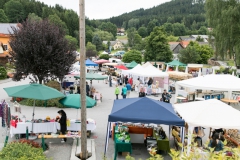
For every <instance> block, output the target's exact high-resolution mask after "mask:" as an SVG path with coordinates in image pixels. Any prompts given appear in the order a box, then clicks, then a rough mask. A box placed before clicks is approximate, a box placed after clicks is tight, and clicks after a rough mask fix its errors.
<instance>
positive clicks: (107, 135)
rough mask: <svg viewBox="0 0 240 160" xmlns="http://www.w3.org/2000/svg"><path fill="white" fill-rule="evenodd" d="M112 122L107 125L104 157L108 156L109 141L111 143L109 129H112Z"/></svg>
mask: <svg viewBox="0 0 240 160" xmlns="http://www.w3.org/2000/svg"><path fill="white" fill-rule="evenodd" d="M110 126H111V124H110V122H108V125H107V134H106V141H105V149H104V157H105V156H106V152H107V148H108V141H109V129H110Z"/></svg>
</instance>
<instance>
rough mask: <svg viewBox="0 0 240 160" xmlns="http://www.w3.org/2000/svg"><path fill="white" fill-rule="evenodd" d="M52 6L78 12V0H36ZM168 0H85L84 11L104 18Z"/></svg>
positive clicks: (95, 17)
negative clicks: (58, 5)
mask: <svg viewBox="0 0 240 160" xmlns="http://www.w3.org/2000/svg"><path fill="white" fill-rule="evenodd" d="M38 1H41V2H44V3H45V4H48V5H52V6H54V5H55V4H60V5H62V6H63V7H64V8H67V9H73V10H74V11H76V12H79V8H78V7H79V0H38ZM169 1H170V0H85V3H86V4H85V5H86V6H85V7H86V8H85V13H86V16H87V17H88V18H90V19H105V18H110V17H113V16H118V15H121V14H123V13H126V12H131V11H133V10H136V9H140V8H144V9H147V8H151V7H153V6H157V5H159V4H161V3H165V2H169Z"/></svg>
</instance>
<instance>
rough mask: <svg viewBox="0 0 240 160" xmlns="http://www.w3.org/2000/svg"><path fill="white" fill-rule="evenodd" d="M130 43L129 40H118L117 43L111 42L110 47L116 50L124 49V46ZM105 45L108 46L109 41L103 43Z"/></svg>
mask: <svg viewBox="0 0 240 160" xmlns="http://www.w3.org/2000/svg"><path fill="white" fill-rule="evenodd" d="M127 43H128V40H118V39H117V40H116V41H110V46H111V48H113V49H114V50H117V49H123V48H124V45H126V44H127ZM103 44H106V45H107V44H108V41H103Z"/></svg>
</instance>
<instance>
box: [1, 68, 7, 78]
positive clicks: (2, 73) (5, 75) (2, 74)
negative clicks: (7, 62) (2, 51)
mask: <svg viewBox="0 0 240 160" xmlns="http://www.w3.org/2000/svg"><path fill="white" fill-rule="evenodd" d="M6 78H7V71H6V69H5V68H4V67H1V66H0V79H6Z"/></svg>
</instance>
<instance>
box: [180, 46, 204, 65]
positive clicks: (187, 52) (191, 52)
mask: <svg viewBox="0 0 240 160" xmlns="http://www.w3.org/2000/svg"><path fill="white" fill-rule="evenodd" d="M178 58H179V61H181V62H182V63H186V64H188V63H198V61H200V60H201V57H200V55H199V53H198V52H197V50H196V48H195V47H194V46H188V47H187V48H185V49H182V50H181V51H180V53H179V54H178Z"/></svg>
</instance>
